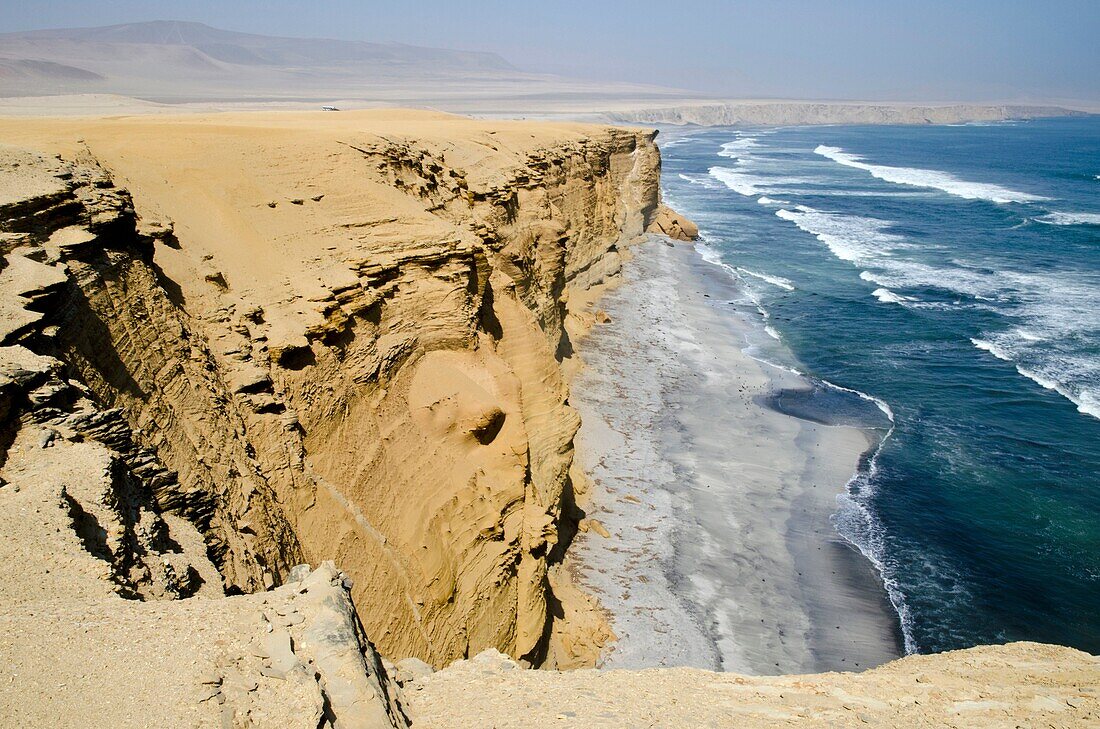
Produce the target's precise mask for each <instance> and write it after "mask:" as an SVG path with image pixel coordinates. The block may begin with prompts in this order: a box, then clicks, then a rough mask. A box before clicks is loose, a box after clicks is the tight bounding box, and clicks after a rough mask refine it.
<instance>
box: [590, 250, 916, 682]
mask: <svg viewBox="0 0 1100 729" xmlns="http://www.w3.org/2000/svg"><path fill="white" fill-rule="evenodd" d="M632 252H633V255H632V256H631V258H630V260H628V261H627V262H626V263H625V264H624V268H623V272H622V274H621V276H620V280H619V281H618V282H617V285H616V286H615V287H614V288H612V289H610V290H609V291H607V292H606V293H605V294H604V295H603V297H602V298H601V300H600V305H601V309H602V311H603V312H605V313H606V314H607V315H608V316H609V317H610V321H609V322H607V323H605V324H602V325H599V326H598V327H597V328H595V329H594V330H593V331H591V332H590V333H589V334H588V336H586V337H584V338H582V339H581V340H580V342H579V345H578V351H579V352H580V355H581V357H582V359H583V360H584V362H585V365H586V366H585V367H583V368H581V369H579V371H577V372H576V373H575V376H574V377H573V378H572V385H571V389H572V397H571V402H572V404H573V405H574V407H576V408H577V410H578V411H579V412H580V413H581V416H582V426H581V430H580V432H579V433H578V436H577V458H578V462H579V464H580V466H581V467H582V468H583V470H584V472H585V474H586V475H587V477H588V478H587V480H588V481H589V482H590V487H589V490H590V493H589V496H588V499H587V501H586V503H585V504H584V505H583V506H584V508H585V509H586V511H587V513H586V515H585V519H584V520H583V521H582V530H581V533H579V534H578V536H577V539H576V540H575V542H574V544H573V545H572V547H571V549H570V555H571V563H572V570H573V571H574V573H575V574H576V576H577V581H578V583H579V584H580V585H581V586H582V588H583V589H584V590H585V591H587V592H589V593H590V594H593V595H595V596H597V597H598V599H599V601H600V604H601V605H602V607H603V609H604V610H605V611H606V612H607V614H608V618H609V621H610V623H611V627H612V630H613V631H614V632H615V634H616V635H617V636H618V640H617V641H615V642H613V643H611V644H610V646H609V647H608V648H607V649H606V650H605V651H604V654H603V656H602V659H601V662H600V664H599V665H600V666H602V667H608V668H611V667H614V668H644V667H653V666H662V665H667V666H694V667H698V668H708V669H715V670H725V671H738V672H742V673H754V674H766V673H803V672H812V671H820V670H837V669H848V670H862V669H864V668H869V667H871V666H874V665H878V664H880V663H884V662H886V661H888V660H891V659H893V658H896V657H898V656H899V655H900V654H901V651H900V633H899V628H898V618H897V615H896V613H894V612H893V610H892V608H891V606H890V604H889V602H888V600H887V599H886V595H885V592H884V590H883V588H882V585H881V583H880V582H879V580H878V576H877V574H875V572H874V568H873V567H872V566H871V564H870V563H869V562H868V561H867V560H865V559H864V558H863V557H862V555H860V554H859V553H858V551H857V550H856V549H855V548H854V547H853V546H851V545H850V544H849V543H848V542H847V541H845V540H844V539H843V538H842V537H841V536H840V535H839V534H838V533H837V532H836V530H835V529H834V528H833V524H832V522H831V517H832V515H833V514H834V513H835V512H836V511H837V508H838V503H837V496H838V495H840V493H842V492H843V490H844V487H845V485H846V484H847V483H848V481H849V479H850V478H851V477H852V476H853V474H854V473H855V472H856V470H857V467H858V465H859V463H860V462H861V459H862V458H863V457H864V456H865V455H868V454H869V453H871V452H873V450H874V448H875V447H876V446H877V440H875V438H876V436H875V433H876V432H877V431H875V430H874V429H872V428H865V427H863V428H861V427H853V426H851V425H827V424H823V423H821V422H814V421H813V420H811V419H806V418H799V417H795V416H793V415H790V414H785V413H784V412H781V411H780V410H778V409H776V408H774V407H771V406H769V405H768V404H767V403H765V402H764V399H765V398H767V397H769V396H774V395H775V394H776V393H781V392H782V393H798V392H801V391H804V390H806V389H807V387H808V385H810V382H809V381H808V380H807V379H806V378H803V377H801V376H799V375H796V374H794V373H793V372H790V371H788V370H786V369H784V368H781V367H777V366H769V365H767V364H765V363H764V362H762V361H760V360H758V359H754V358H753V357H751V356H749V355H748V354H746V353H745V352H744V351H742V350H745V349H747V348H749V347H750V346H752V343H753V342H754V341H756V339H755V338H757V337H759V336H761V335H763V336H767V335H766V334H764V332H763V325H762V323H761V322H754V321H752V320H751V319H750V318H749V317H747V316H745V315H744V314H742V313H739V312H738V311H737V310H736V309H735V307H734V306H732V305H730V302H732V301H736V300H737V299H739V298H743V297H744V292H743V291H742V290H741V289H740V288H739V287H738V285H737V283H736V282H735V281H734V280H733V279H731V278H730V277H729V276H727V275H726V274H724V273H723V272H722V271H721V269H720V268H718V267H716V266H714V265H713V264H711V263H709V262H707V261H706V260H704V259H703V257H702V256H701V255H699V253H698V252H697V251H696V250H695V248H694V247H693V246H690V245H684V244H679V243H678V244H675V246H671V245H668V244H666V243H665V242H664V240H663V239H655V238H651V239H650V240H649V241H648V242H647V243H644V244H642V245H641V246H638V247H636V248H635V249H633V251H632ZM796 399H797V398H796ZM731 474H735V476H734V477H731ZM604 531H606V533H608V534H609V537H608V538H604V537H602V536H600V533H601V532H604ZM730 586H734V589H730ZM838 626H839V627H838Z"/></svg>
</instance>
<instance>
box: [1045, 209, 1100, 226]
mask: <svg viewBox="0 0 1100 729" xmlns="http://www.w3.org/2000/svg"><path fill="white" fill-rule="evenodd" d="M1032 220H1034V221H1035V222H1036V223H1045V224H1046V225H1100V213H1061V212H1057V211H1053V212H1051V213H1048V214H1047V215H1041V216H1039V217H1037V218H1032Z"/></svg>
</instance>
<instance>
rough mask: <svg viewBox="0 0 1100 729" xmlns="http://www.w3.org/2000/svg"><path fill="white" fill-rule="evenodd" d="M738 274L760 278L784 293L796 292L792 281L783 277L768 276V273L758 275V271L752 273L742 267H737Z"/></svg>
mask: <svg viewBox="0 0 1100 729" xmlns="http://www.w3.org/2000/svg"><path fill="white" fill-rule="evenodd" d="M737 272H738V273H743V274H745V275H746V276H752V277H753V278H758V279H760V280H761V281H767V282H768V283H770V284H771V285H772V286H778V287H779V288H781V289H783V290H784V291H794V284H793V283H791V282H790V280H788V279H785V278H783V277H782V276H772V275H770V274H767V273H758V272H757V271H750V270H749V269H747V268H741V267H740V266H738V267H737Z"/></svg>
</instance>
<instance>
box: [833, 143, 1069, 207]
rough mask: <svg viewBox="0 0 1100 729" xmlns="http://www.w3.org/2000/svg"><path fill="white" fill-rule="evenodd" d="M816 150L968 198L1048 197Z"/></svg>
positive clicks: (890, 178)
mask: <svg viewBox="0 0 1100 729" xmlns="http://www.w3.org/2000/svg"><path fill="white" fill-rule="evenodd" d="M814 153H815V154H819V155H821V156H822V157H826V158H828V159H831V160H832V161H834V162H836V163H838V164H842V165H844V166H845V167H854V168H855V169H857V170H864V171H866V172H870V173H871V175H872V176H874V177H877V178H878V179H880V180H884V181H886V182H892V183H895V184H898V185H912V186H914V187H925V188H932V189H936V190H942V191H943V192H946V193H948V194H949V195H955V196H957V197H961V198H965V199H967V200H989V201H990V202H995V203H1013V202H1017V203H1019V202H1036V201H1039V200H1048V199H1049V198H1045V197H1042V196H1040V195H1032V194H1029V193H1026V192H1018V191H1016V190H1010V189H1008V188H1007V187H1001V186H1000V185H994V184H992V183H986V182H969V181H967V180H960V179H959V178H957V177H955V176H954V175H952V174H950V173H947V172H940V171H938V170H922V169H918V168H915V167H890V166H888V165H875V164H871V163H869V162H866V161H864V159H863V157H860V156H859V155H855V154H851V153H849V152H845V151H844V150H843V149H841V148H840V147H829V146H826V145H824V144H822V145H819V146H818V147H817V148H816V149H815V150H814Z"/></svg>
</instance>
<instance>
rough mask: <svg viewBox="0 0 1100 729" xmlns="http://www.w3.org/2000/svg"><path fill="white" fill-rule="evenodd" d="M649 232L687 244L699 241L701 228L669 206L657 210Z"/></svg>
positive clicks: (662, 206)
mask: <svg viewBox="0 0 1100 729" xmlns="http://www.w3.org/2000/svg"><path fill="white" fill-rule="evenodd" d="M649 232H650V233H657V234H659V235H663V236H667V237H669V238H672V239H673V240H680V241H685V242H690V241H693V240H698V239H699V227H698V226H696V225H695V223H693V222H691V221H690V220H688V219H687V218H685V217H684V216H683V215H680V214H679V213H677V212H676V211H675V210H673V209H672V208H670V207H669V206H667V205H661V206H660V207H658V208H657V214H656V215H654V216H653V221H652V222H651V223H650V224H649Z"/></svg>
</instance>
